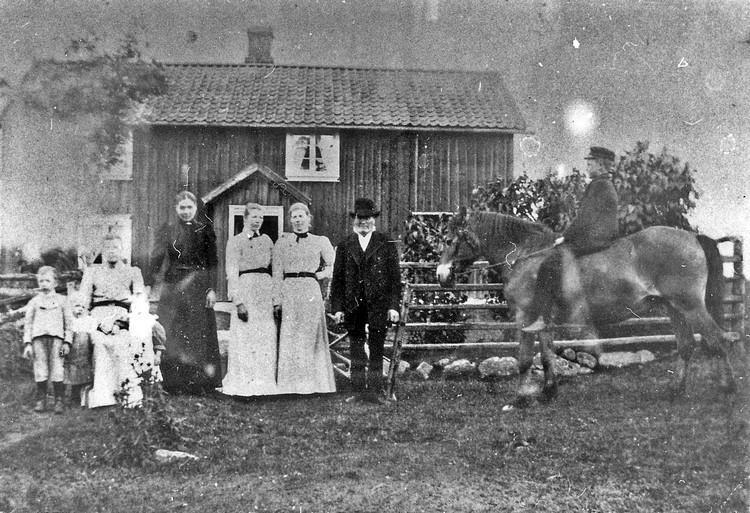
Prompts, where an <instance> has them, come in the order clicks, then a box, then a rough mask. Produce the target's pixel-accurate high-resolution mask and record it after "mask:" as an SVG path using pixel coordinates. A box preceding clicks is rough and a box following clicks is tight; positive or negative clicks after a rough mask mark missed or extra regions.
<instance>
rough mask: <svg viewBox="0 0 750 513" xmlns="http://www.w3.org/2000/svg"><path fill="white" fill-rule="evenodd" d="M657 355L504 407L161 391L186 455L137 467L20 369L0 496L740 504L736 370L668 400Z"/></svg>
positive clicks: (448, 504) (422, 392)
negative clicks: (47, 406)
mask: <svg viewBox="0 0 750 513" xmlns="http://www.w3.org/2000/svg"><path fill="white" fill-rule="evenodd" d="M675 365H676V358H675V357H673V356H668V357H665V358H662V359H659V360H657V361H656V362H653V363H650V364H647V365H643V366H634V367H630V368H627V369H622V370H618V371H607V372H598V373H595V374H593V375H589V376H582V377H576V378H571V379H570V380H567V381H564V382H563V383H562V386H561V388H560V396H559V397H558V399H556V400H555V401H554V402H551V403H548V404H535V405H534V406H532V407H530V408H528V409H525V410H513V411H510V412H502V410H501V408H502V406H503V405H504V404H506V403H507V402H508V401H509V400H510V399H511V398H512V395H513V387H514V385H515V381H502V382H496V383H485V382H480V381H477V380H460V381H445V380H432V381H428V382H423V381H419V380H418V379H417V378H410V377H408V376H407V377H406V378H405V379H404V380H403V381H401V382H400V389H399V398H400V401H399V402H398V403H395V404H391V405H389V406H386V407H378V406H375V405H369V404H364V403H359V402H347V401H346V400H345V399H346V397H347V395H348V394H346V392H341V393H338V394H335V395H331V396H326V397H311V398H296V397H295V398H276V399H269V398H266V399H258V400H251V401H236V400H232V399H221V398H218V397H213V396H211V397H189V396H177V397H170V398H169V400H168V401H169V402H168V404H169V412H170V413H169V414H170V415H171V416H172V418H173V420H175V421H176V422H178V424H179V425H180V426H181V434H182V435H183V437H185V438H184V440H183V441H182V442H181V443H180V446H179V447H178V448H180V449H183V450H186V451H189V452H191V453H193V454H196V455H198V456H199V457H200V460H199V461H197V462H192V463H186V464H181V465H179V464H165V465H156V464H153V465H147V466H140V467H139V466H121V465H114V464H112V463H111V459H108V457H107V450H108V449H109V448H111V447H112V445H113V444H115V443H117V440H118V439H119V438H118V437H120V436H121V435H122V429H123V427H122V425H119V424H117V423H116V422H115V418H114V417H115V416H118V415H120V416H121V415H122V412H120V411H118V410H117V409H109V410H106V409H105V410H90V411H82V410H79V409H75V410H69V411H68V412H66V414H65V415H63V416H55V415H53V414H51V413H45V414H34V413H33V412H32V411H31V408H30V406H31V401H30V394H31V389H32V385H31V383H30V382H31V378H30V377H29V376H25V377H23V376H22V377H16V378H13V379H7V380H5V381H2V382H0V433H2V435H0V469H1V470H0V512H9V511H13V512H42V511H50V512H53V511H54V512H66V511H71V512H88V511H92V512H93V511H102V512H105V511H106V512H118V511H123V512H128V513H136V512H140V511H158V512H167V511H179V512H211V511H213V512H217V513H218V512H253V511H288V512H300V511H301V512H311V511H315V512H330V511H341V512H355V511H372V512H417V511H424V512H438V511H448V512H479V511H492V512H526V511H541V512H578V511H591V512H608V511H616V512H661V511H663V512H672V511H681V512H706V513H709V512H716V513H718V512H731V511H737V512H743V513H746V512H747V511H748V505H747V500H748V497H749V494H748V492H747V488H748V486H750V479H748V475H749V470H750V469H749V468H748V462H749V461H750V460H748V457H747V456H748V441H749V440H750V438H749V437H748V435H749V433H748V420H749V419H748V407H747V405H748V395H749V394H748V390H747V387H746V386H745V379H744V376H745V374H744V370H743V374H742V375H743V379H742V380H741V382H740V392H739V393H738V394H737V395H735V396H733V397H731V398H727V397H726V396H725V395H724V394H723V393H722V392H721V391H720V390H719V389H718V388H717V386H716V385H715V383H714V382H713V379H712V378H713V375H712V374H711V373H709V372H706V371H704V370H703V368H704V367H707V365H706V361H705V360H701V361H700V366H698V365H696V364H694V365H693V371H694V375H693V376H692V379H691V380H690V381H689V385H688V396H687V397H685V398H681V399H678V400H676V401H671V400H670V399H669V396H668V394H667V384H668V382H669V379H670V377H671V375H672V374H671V372H672V370H673V369H674V368H675ZM342 388H344V386H342ZM118 426H120V427H118ZM129 434H132V433H129Z"/></svg>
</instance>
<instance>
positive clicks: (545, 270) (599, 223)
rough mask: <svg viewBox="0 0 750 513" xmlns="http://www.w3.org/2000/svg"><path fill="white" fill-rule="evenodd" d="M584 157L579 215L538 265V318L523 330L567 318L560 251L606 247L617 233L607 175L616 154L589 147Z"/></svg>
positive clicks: (584, 252)
mask: <svg viewBox="0 0 750 513" xmlns="http://www.w3.org/2000/svg"><path fill="white" fill-rule="evenodd" d="M586 160H587V164H588V165H587V174H588V175H589V177H590V178H591V182H590V183H589V184H588V186H587V187H586V190H585V192H584V194H583V198H582V199H581V204H580V206H579V209H578V215H577V216H576V218H575V219H574V220H573V222H572V223H570V226H568V228H567V229H566V230H565V231H564V232H563V236H562V237H561V238H559V239H558V240H557V241H555V247H554V248H552V250H551V252H550V255H549V256H548V257H547V258H546V259H545V260H544V262H542V264H541V266H540V267H539V273H538V274H537V280H536V288H535V290H534V300H533V305H534V309H533V311H534V312H535V313H536V315H537V318H536V320H535V321H534V322H533V323H532V324H531V325H529V326H526V327H524V328H523V329H522V331H524V332H527V333H535V332H539V331H542V330H543V329H545V328H546V326H547V322H546V321H552V320H554V318H559V319H565V318H566V317H567V312H566V311H565V310H566V308H565V301H564V298H563V291H562V288H563V287H562V277H563V276H562V272H563V265H562V264H563V252H564V251H566V250H568V251H571V252H572V253H573V255H575V256H577V257H578V256H582V255H587V254H590V253H595V252H597V251H601V250H603V249H605V248H607V247H608V246H609V245H610V244H611V243H612V241H614V239H616V238H617V236H618V223H617V191H615V186H614V185H613V184H612V181H611V179H610V175H609V174H610V172H611V171H612V167H613V165H614V161H615V154H614V152H612V151H611V150H608V149H607V148H602V147H600V146H592V147H591V149H590V152H589V155H588V156H587V157H586ZM554 312H557V316H555V314H554ZM545 316H547V318H546V320H545ZM532 318H533V317H532Z"/></svg>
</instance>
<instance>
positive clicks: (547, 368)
mask: <svg viewBox="0 0 750 513" xmlns="http://www.w3.org/2000/svg"><path fill="white" fill-rule="evenodd" d="M554 335H555V332H554V330H551V329H545V330H542V331H541V333H539V343H540V344H541V346H542V347H541V356H542V367H543V368H544V388H543V389H542V394H543V397H544V398H545V399H547V400H549V399H552V398H553V397H555V396H556V395H557V374H556V373H555V352H554V350H553V349H552V341H553V339H554V338H555V337H554Z"/></svg>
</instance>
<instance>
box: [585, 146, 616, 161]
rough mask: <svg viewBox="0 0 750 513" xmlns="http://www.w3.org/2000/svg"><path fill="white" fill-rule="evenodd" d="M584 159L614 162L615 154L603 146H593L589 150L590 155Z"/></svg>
mask: <svg viewBox="0 0 750 513" xmlns="http://www.w3.org/2000/svg"><path fill="white" fill-rule="evenodd" d="M584 158H585V159H586V160H596V159H604V160H610V161H612V162H614V160H615V152H614V151H612V150H609V149H607V148H604V147H602V146H592V147H591V149H589V154H588V155H587V156H586V157H584Z"/></svg>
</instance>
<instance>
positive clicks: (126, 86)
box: [20, 34, 167, 168]
mask: <svg viewBox="0 0 750 513" xmlns="http://www.w3.org/2000/svg"><path fill="white" fill-rule="evenodd" d="M65 53H66V56H67V57H69V58H70V60H66V61H44V62H38V63H37V64H36V65H35V66H34V67H33V68H32V70H31V71H30V72H29V74H28V75H27V77H26V79H25V83H24V87H23V91H22V92H21V93H20V94H21V98H22V100H23V102H24V103H25V104H26V105H28V106H30V107H32V108H35V109H39V110H41V111H43V112H45V113H48V114H49V115H51V116H55V117H56V118H58V119H61V120H72V119H75V118H77V117H79V116H93V118H94V119H95V120H96V126H95V128H94V130H93V132H92V135H91V139H92V141H93V142H94V145H95V152H94V155H92V159H93V160H94V162H96V163H97V165H98V166H99V167H100V168H108V167H111V166H113V165H115V164H117V163H118V162H120V160H121V156H122V150H123V144H124V143H125V141H126V140H127V138H128V136H129V125H130V124H131V123H133V122H134V121H135V120H136V119H137V116H138V106H139V104H140V103H141V102H143V101H144V100H145V99H146V98H148V97H149V96H154V95H160V94H163V93H164V92H166V89H167V81H166V76H165V74H164V72H163V67H162V66H161V65H160V64H159V63H157V62H156V61H154V60H147V59H145V58H143V56H142V53H141V50H140V47H139V44H138V41H137V40H136V38H135V36H133V35H131V34H128V35H126V36H125V37H124V38H123V40H122V41H120V43H119V45H118V46H117V47H116V48H115V49H114V50H112V51H106V50H101V49H100V41H99V39H98V38H96V37H92V38H79V39H75V40H73V41H71V43H70V44H69V46H68V47H67V49H66V52H65Z"/></svg>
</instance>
